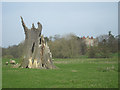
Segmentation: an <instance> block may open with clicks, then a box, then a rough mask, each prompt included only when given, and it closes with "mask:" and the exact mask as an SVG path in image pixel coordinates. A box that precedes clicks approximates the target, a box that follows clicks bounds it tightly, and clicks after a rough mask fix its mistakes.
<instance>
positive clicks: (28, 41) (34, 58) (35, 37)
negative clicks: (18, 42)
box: [21, 17, 55, 69]
mask: <svg viewBox="0 0 120 90" xmlns="http://www.w3.org/2000/svg"><path fill="white" fill-rule="evenodd" d="M21 22H22V26H23V28H24V32H25V42H24V53H23V60H22V63H21V67H22V68H39V69H42V68H45V69H53V68H55V66H54V65H53V62H52V54H51V52H50V49H49V47H48V45H47V42H46V43H45V40H44V37H43V35H41V31H42V25H41V24H40V22H38V23H37V24H38V28H35V26H34V23H33V24H32V28H31V29H28V28H27V27H26V25H25V23H24V21H23V18H22V17H21Z"/></svg>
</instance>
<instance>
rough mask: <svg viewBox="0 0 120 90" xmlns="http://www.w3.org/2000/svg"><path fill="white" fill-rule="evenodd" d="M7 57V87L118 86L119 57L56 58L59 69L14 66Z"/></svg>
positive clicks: (4, 72) (4, 73) (4, 75)
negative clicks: (8, 62) (9, 63)
mask: <svg viewBox="0 0 120 90" xmlns="http://www.w3.org/2000/svg"><path fill="white" fill-rule="evenodd" d="M15 60H16V62H19V60H18V59H15ZM6 61H9V59H7V58H3V60H2V63H3V65H2V87H3V88H118V59H117V57H113V58H91V59H90V58H84V57H83V58H72V59H71V58H70V59H54V64H55V66H57V69H52V70H50V69H46V70H45V69H27V68H26V69H25V68H12V67H11V65H5V62H6Z"/></svg>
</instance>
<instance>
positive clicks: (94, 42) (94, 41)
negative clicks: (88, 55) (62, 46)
mask: <svg viewBox="0 0 120 90" xmlns="http://www.w3.org/2000/svg"><path fill="white" fill-rule="evenodd" d="M81 39H82V40H84V41H85V44H86V45H87V46H95V45H97V44H98V40H97V39H95V38H93V36H91V37H89V36H87V37H85V36H83V37H81Z"/></svg>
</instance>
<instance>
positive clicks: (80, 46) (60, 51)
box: [2, 31, 120, 58]
mask: <svg viewBox="0 0 120 90" xmlns="http://www.w3.org/2000/svg"><path fill="white" fill-rule="evenodd" d="M44 38H45V41H46V43H47V44H48V46H49V47H50V50H51V52H52V56H53V58H76V57H81V56H86V57H89V58H109V57H111V54H113V53H117V52H118V44H120V35H118V36H114V35H113V34H112V33H111V31H109V32H108V34H106V35H100V36H98V37H96V38H95V39H96V40H97V45H93V46H88V45H86V43H85V40H84V39H82V38H80V37H78V36H76V35H74V34H68V35H65V36H60V35H54V36H53V37H52V36H50V37H44ZM23 47H24V43H20V44H19V45H13V46H9V47H8V48H2V56H3V57H6V58H21V57H22V53H23Z"/></svg>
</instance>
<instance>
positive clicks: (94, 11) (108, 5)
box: [2, 2, 118, 47]
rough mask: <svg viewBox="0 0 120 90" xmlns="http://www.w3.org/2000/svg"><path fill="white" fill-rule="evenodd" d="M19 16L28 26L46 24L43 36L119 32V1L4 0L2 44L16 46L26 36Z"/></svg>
mask: <svg viewBox="0 0 120 90" xmlns="http://www.w3.org/2000/svg"><path fill="white" fill-rule="evenodd" d="M20 16H22V17H23V19H24V22H25V24H26V26H27V27H28V28H31V26H32V23H34V24H35V26H36V27H37V22H38V21H39V22H40V23H41V24H42V26H43V29H42V30H43V31H42V34H43V35H44V36H48V37H49V36H53V35H55V34H60V35H65V34H68V33H74V34H76V35H77V36H80V37H81V36H93V37H97V36H99V35H103V34H107V33H108V31H112V33H113V34H114V35H118V3H117V2H101V3H100V2H84V3H83V2H76V3H73V2H71V3H70V2H66V3H65V2H63V3H62V2H61V3H59V2H56V3H53V2H49V3H48V2H45V3H42V2H35V3H33V2H31V3H30V2H26V3H25V2H21V3H13V2H3V3H2V46H3V47H8V46H11V45H17V44H19V43H20V42H22V41H23V40H24V39H25V35H24V30H23V27H22V25H21V20H20Z"/></svg>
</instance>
